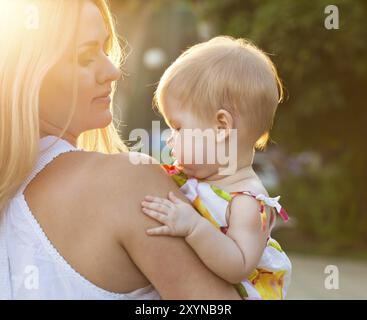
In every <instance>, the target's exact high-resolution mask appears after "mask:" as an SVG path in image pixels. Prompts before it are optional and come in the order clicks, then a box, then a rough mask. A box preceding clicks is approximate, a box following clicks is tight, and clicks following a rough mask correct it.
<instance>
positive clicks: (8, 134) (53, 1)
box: [0, 0, 128, 217]
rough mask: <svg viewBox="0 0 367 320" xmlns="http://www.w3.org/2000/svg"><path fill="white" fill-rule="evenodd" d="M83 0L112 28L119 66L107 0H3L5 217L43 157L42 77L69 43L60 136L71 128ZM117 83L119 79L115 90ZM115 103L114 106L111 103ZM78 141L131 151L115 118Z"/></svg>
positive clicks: (115, 49)
mask: <svg viewBox="0 0 367 320" xmlns="http://www.w3.org/2000/svg"><path fill="white" fill-rule="evenodd" d="M84 1H91V2H93V3H94V4H95V5H97V7H98V8H99V9H100V11H101V14H102V16H103V18H104V20H105V22H106V26H107V29H108V32H109V34H110V42H109V51H110V52H109V53H110V58H111V60H112V62H113V64H114V65H115V66H117V67H120V65H121V63H122V61H123V58H124V57H123V53H122V50H121V47H120V44H119V39H118V37H117V34H116V32H115V26H114V21H113V18H112V16H111V13H110V9H109V7H108V4H107V3H106V0H1V2H0V217H1V212H2V211H3V210H4V209H5V208H6V206H7V204H8V202H9V200H10V199H11V198H12V197H13V196H14V195H15V193H16V191H17V190H18V188H19V187H20V185H21V183H22V182H23V181H24V179H25V178H26V177H27V176H28V175H29V174H30V171H31V170H32V168H33V167H34V165H35V163H36V161H37V158H38V153H39V139H40V121H39V93H40V88H41V84H42V81H43V79H44V78H45V75H46V74H47V72H48V71H49V70H50V69H51V67H52V66H53V65H54V64H55V63H56V62H57V61H58V60H59V59H60V58H61V57H62V55H63V54H64V53H65V51H66V50H67V49H68V48H70V47H71V48H72V49H73V52H74V55H73V57H74V58H73V59H74V70H73V82H72V88H73V100H72V108H71V109H72V110H71V112H70V114H69V117H68V121H67V123H66V125H65V127H64V128H63V129H62V133H61V134H60V136H59V137H62V136H63V135H64V133H65V132H66V131H67V129H68V126H69V124H70V121H71V119H72V116H73V114H74V111H75V108H76V95H77V90H78V84H77V79H76V71H77V52H76V34H77V32H76V30H77V29H78V22H79V17H80V12H81V8H82V5H83V3H84ZM31 10H36V13H37V16H38V25H37V27H35V28H34V25H32V23H35V21H33V22H32V21H28V20H27V12H31ZM36 22H37V21H36ZM115 89H116V84H114V85H113V93H114V91H115ZM113 93H112V94H113ZM110 109H111V111H113V106H112V103H111V105H110ZM77 146H78V147H81V148H83V149H85V150H87V151H97V152H103V153H118V152H125V151H128V148H127V147H126V146H125V144H124V142H123V141H122V140H121V139H120V137H119V134H118V130H117V129H116V128H115V126H114V124H113V123H111V124H110V125H109V126H107V127H106V128H98V129H93V130H89V131H86V132H84V133H82V134H81V135H80V137H78V140H77Z"/></svg>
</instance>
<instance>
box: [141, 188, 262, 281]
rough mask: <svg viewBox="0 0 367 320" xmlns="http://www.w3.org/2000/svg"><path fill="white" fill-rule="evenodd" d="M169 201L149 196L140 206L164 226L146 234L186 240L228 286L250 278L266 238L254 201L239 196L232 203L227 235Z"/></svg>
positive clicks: (178, 202) (172, 198) (177, 202)
mask: <svg viewBox="0 0 367 320" xmlns="http://www.w3.org/2000/svg"><path fill="white" fill-rule="evenodd" d="M169 199H170V200H167V199H162V198H158V197H151V196H148V197H147V198H146V200H147V201H145V202H143V207H144V208H143V211H144V212H145V213H146V214H147V215H149V216H151V217H152V218H154V219H156V220H158V221H159V222H161V223H162V224H163V226H161V227H158V228H154V229H150V230H148V234H150V235H171V236H181V237H185V239H186V242H187V243H188V244H189V245H190V246H191V247H192V248H193V250H194V251H195V252H196V253H197V254H198V256H199V257H200V259H201V260H202V261H203V263H204V264H205V265H206V266H207V267H208V268H209V269H211V270H212V271H213V272H215V273H216V274H217V275H218V276H220V277H221V278H223V279H225V280H227V281H228V282H231V283H233V284H236V283H239V282H241V281H242V280H243V279H245V278H246V277H247V276H249V274H250V273H251V272H252V271H253V270H254V269H255V267H256V265H257V263H258V261H259V260H260V258H261V255H262V252H263V250H264V247H265V244H266V239H267V234H268V232H267V230H265V231H262V230H261V219H260V213H259V204H258V203H257V201H256V200H255V199H253V198H251V197H248V196H245V195H239V196H236V197H235V198H234V199H233V200H232V208H231V215H230V217H229V224H228V225H229V227H228V230H227V233H226V235H224V234H223V233H222V232H220V231H219V230H217V229H216V228H215V227H214V226H213V225H212V224H211V223H210V222H209V221H208V220H206V219H205V218H203V217H201V216H200V215H199V214H198V213H197V212H196V211H195V210H194V209H193V208H192V207H191V206H190V205H188V204H187V203H184V202H182V201H181V200H180V199H178V198H176V197H175V196H174V195H173V194H170V195H169Z"/></svg>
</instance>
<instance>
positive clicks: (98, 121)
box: [91, 109, 113, 129]
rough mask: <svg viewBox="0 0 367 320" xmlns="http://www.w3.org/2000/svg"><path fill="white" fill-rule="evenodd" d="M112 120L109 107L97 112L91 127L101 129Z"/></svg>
mask: <svg viewBox="0 0 367 320" xmlns="http://www.w3.org/2000/svg"><path fill="white" fill-rule="evenodd" d="M112 120H113V117H112V113H111V111H110V110H109V109H106V110H102V112H99V114H98V117H96V118H95V120H94V121H93V125H92V126H91V127H93V128H99V129H103V128H106V127H107V126H108V125H109V124H110V123H111V122H112Z"/></svg>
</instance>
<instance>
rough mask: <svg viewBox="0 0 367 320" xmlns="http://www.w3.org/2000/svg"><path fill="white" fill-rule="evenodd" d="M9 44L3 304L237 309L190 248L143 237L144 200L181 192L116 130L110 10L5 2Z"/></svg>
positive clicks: (116, 50) (2, 119)
mask: <svg viewBox="0 0 367 320" xmlns="http://www.w3.org/2000/svg"><path fill="white" fill-rule="evenodd" d="M0 46H1V47H0V92H1V95H0V211H1V224H0V227H1V229H0V298H13V299H159V298H163V299H172V298H175V299H239V296H238V295H237V293H236V292H235V290H234V289H233V287H232V286H231V285H230V284H228V283H226V282H224V281H223V280H222V279H220V278H218V277H217V276H216V275H214V274H212V273H211V272H210V271H209V270H208V269H206V267H205V266H204V265H203V264H202V263H201V262H200V260H199V259H198V257H197V256H196V255H195V254H194V253H193V251H192V250H191V249H190V248H189V247H188V246H187V245H186V243H185V242H184V241H183V240H182V239H179V238H167V237H156V238H154V239H152V238H148V236H147V235H146V233H145V230H146V229H148V228H150V227H154V226H157V223H156V222H155V221H153V220H151V219H149V218H148V217H146V216H145V215H144V214H142V213H141V207H140V206H141V205H140V203H141V200H142V199H143V198H144V196H145V195H146V194H149V193H152V192H153V191H154V193H155V194H157V195H161V196H165V195H167V193H168V191H169V190H173V191H174V192H176V193H177V194H179V190H178V189H177V187H176V186H175V184H174V183H173V182H172V181H171V180H170V178H169V177H168V176H167V175H165V173H164V172H163V170H162V169H161V168H160V166H158V165H140V166H137V165H134V164H132V163H131V161H130V159H129V153H128V152H126V151H127V148H126V147H125V146H124V144H123V143H122V142H121V140H119V137H118V134H117V131H116V129H115V128H114V126H113V122H112V120H113V117H112V105H111V104H110V100H109V98H108V96H111V97H112V95H113V90H114V89H115V81H116V80H118V79H119V78H120V76H121V71H120V70H119V66H120V63H121V62H122V61H121V60H122V59H121V58H122V57H121V50H120V47H119V44H118V40H117V36H116V34H115V29H114V25H113V22H112V19H111V14H110V12H109V8H108V7H107V5H106V3H105V1H104V0H93V1H92V0H84V1H82V0H78V1H76V0H72V1H71V0H39V1H32V2H30V1H28V0H10V1H9V0H3V1H2V2H1V5H0ZM110 92H111V93H110ZM58 137H61V138H62V139H61V140H60V139H58ZM71 151H72V152H71ZM121 151H124V152H121ZM130 156H133V157H142V155H138V154H130ZM157 181H159V184H157ZM180 197H181V198H182V199H183V200H184V197H183V196H180Z"/></svg>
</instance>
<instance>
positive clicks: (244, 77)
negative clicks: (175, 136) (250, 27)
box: [154, 36, 283, 149]
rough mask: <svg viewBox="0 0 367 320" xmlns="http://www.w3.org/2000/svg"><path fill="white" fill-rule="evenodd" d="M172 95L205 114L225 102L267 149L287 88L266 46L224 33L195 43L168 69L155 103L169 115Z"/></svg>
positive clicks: (200, 116)
mask: <svg viewBox="0 0 367 320" xmlns="http://www.w3.org/2000/svg"><path fill="white" fill-rule="evenodd" d="M167 95H173V96H174V97H175V98H177V99H179V100H180V101H181V102H182V105H181V107H184V108H189V111H190V112H192V114H194V115H195V116H196V117H197V118H198V119H200V120H203V119H208V118H209V119H210V118H214V115H215V113H216V111H217V110H218V109H221V108H222V109H225V110H227V111H228V112H230V113H231V114H232V116H235V117H237V116H242V117H241V119H242V120H243V121H245V124H246V128H247V129H248V130H246V131H248V133H251V136H252V137H250V139H251V140H253V142H254V145H255V147H256V148H259V149H262V148H264V147H265V146H266V143H267V141H268V138H269V130H270V129H271V127H272V124H273V119H274V115H275V111H276V109H277V106H278V103H279V102H281V101H282V99H283V89H282V84H281V80H280V78H279V76H278V74H277V71H276V68H275V66H274V64H273V63H272V61H271V60H270V59H269V57H268V56H267V55H266V54H265V53H264V52H263V51H262V50H260V49H259V48H257V47H256V46H255V45H254V44H252V43H251V42H250V41H248V40H245V39H234V38H232V37H229V36H219V37H215V38H213V39H211V40H209V41H207V42H203V43H199V44H197V45H194V46H192V47H190V48H189V49H187V50H186V51H184V52H183V53H182V54H181V55H180V56H179V57H178V58H177V59H176V61H174V62H173V63H172V64H171V66H170V67H169V68H168V69H167V70H166V71H165V72H164V74H163V76H162V77H161V79H160V82H159V84H158V87H157V90H156V92H155V96H154V106H155V107H156V108H157V109H158V110H159V112H161V113H162V115H163V116H164V117H165V118H166V115H165V108H166V107H167V106H166V98H167ZM166 121H167V119H166Z"/></svg>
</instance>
